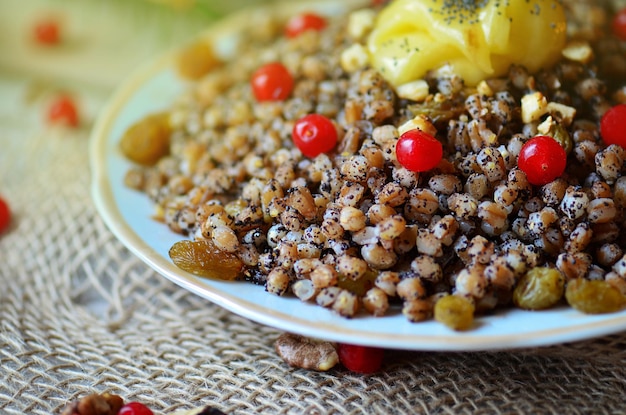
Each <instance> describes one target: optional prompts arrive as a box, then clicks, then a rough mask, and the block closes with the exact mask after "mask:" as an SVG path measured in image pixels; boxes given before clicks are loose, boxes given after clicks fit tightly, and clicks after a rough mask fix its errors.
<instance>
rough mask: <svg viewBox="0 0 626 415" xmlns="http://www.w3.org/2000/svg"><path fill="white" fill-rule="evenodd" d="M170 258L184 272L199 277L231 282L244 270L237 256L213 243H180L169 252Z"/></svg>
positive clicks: (204, 241) (206, 241) (202, 241)
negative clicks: (221, 249)
mask: <svg viewBox="0 0 626 415" xmlns="http://www.w3.org/2000/svg"><path fill="white" fill-rule="evenodd" d="M169 255H170V258H171V259H172V261H173V262H174V264H176V266H177V267H178V268H180V269H182V270H183V271H187V272H190V273H192V274H194V275H197V276H199V277H208V278H217V279H220V280H227V281H231V280H234V279H235V278H237V277H238V276H239V275H240V274H241V272H242V270H243V262H242V261H241V260H240V259H239V258H238V257H237V255H234V254H231V253H228V252H224V251H220V250H219V249H218V248H217V247H216V246H215V245H214V244H213V242H211V241H208V240H201V241H188V240H184V241H178V242H176V243H175V244H174V245H173V246H172V247H171V248H170V251H169Z"/></svg>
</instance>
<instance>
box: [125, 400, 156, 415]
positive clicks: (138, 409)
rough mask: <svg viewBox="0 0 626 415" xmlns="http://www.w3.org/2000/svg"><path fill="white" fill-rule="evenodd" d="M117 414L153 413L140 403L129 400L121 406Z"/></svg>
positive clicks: (141, 414) (152, 414) (151, 414)
mask: <svg viewBox="0 0 626 415" xmlns="http://www.w3.org/2000/svg"><path fill="white" fill-rule="evenodd" d="M117 415H154V413H153V412H152V411H151V410H150V409H149V408H148V407H147V406H146V405H144V404H142V403H139V402H129V403H127V404H126V405H124V406H122V408H121V409H120V410H119V412H118V413H117Z"/></svg>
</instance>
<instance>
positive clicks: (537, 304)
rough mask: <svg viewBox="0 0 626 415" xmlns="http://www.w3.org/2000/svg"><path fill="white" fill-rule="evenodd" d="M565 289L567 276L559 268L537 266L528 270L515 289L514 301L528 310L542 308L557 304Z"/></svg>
mask: <svg viewBox="0 0 626 415" xmlns="http://www.w3.org/2000/svg"><path fill="white" fill-rule="evenodd" d="M564 289H565V278H563V274H561V272H560V271H559V270H557V269H554V268H547V267H537V268H533V269H531V270H530V271H528V272H527V273H526V274H524V276H522V278H520V280H519V282H518V283H517V285H516V287H515V290H514V291H513V302H514V303H515V305H516V306H518V307H519V308H524V309H526V310H542V309H546V308H550V307H552V306H553V305H555V304H556V303H557V302H558V301H559V300H560V299H561V297H563V290H564Z"/></svg>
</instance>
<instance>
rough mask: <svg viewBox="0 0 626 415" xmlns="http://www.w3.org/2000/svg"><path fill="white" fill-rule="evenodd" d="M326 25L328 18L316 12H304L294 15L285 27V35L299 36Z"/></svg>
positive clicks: (318, 29)
mask: <svg viewBox="0 0 626 415" xmlns="http://www.w3.org/2000/svg"><path fill="white" fill-rule="evenodd" d="M325 27H326V19H325V18H323V17H322V16H320V15H317V14H315V13H302V14H299V15H297V16H294V17H292V18H291V19H290V20H289V21H288V22H287V26H286V27H285V36H287V37H292V38H293V37H297V36H299V35H300V34H301V33H303V32H306V31H307V30H317V31H320V30H322V29H324V28H325Z"/></svg>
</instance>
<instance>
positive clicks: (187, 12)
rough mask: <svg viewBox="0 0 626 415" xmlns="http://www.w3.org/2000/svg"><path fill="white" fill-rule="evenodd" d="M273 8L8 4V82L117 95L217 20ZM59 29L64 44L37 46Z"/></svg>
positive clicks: (161, 2)
mask: <svg viewBox="0 0 626 415" xmlns="http://www.w3.org/2000/svg"><path fill="white" fill-rule="evenodd" d="M270 2H271V0H227V1H224V0H0V74H1V75H6V74H7V73H20V74H36V75H38V76H45V77H46V78H47V79H54V80H58V81H63V80H65V81H68V80H72V81H74V82H84V83H88V84H95V85H100V86H104V87H106V86H108V87H113V86H115V85H117V84H118V83H119V81H120V80H121V79H123V78H124V77H125V76H126V75H127V74H128V73H129V72H130V71H132V70H133V68H135V67H137V66H138V65H140V64H141V63H143V62H145V61H146V60H147V59H149V58H150V57H152V56H154V55H155V54H157V53H158V52H159V51H161V50H164V49H166V48H170V47H173V46H174V45H179V44H181V43H182V42H183V41H184V40H186V39H189V38H190V37H191V36H193V35H194V34H195V33H197V32H198V31H200V30H202V28H203V27H206V25H208V24H210V23H211V22H212V21H214V20H215V19H218V18H220V17H222V16H223V15H225V14H227V13H230V12H233V11H235V10H237V9H240V8H243V7H251V6H254V5H259V4H264V3H270ZM46 24H56V25H57V30H58V40H57V41H56V42H55V43H53V44H51V43H49V44H46V43H45V41H44V42H42V41H41V40H40V39H37V30H41V28H40V27H41V26H42V25H44V26H45V25H46Z"/></svg>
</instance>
